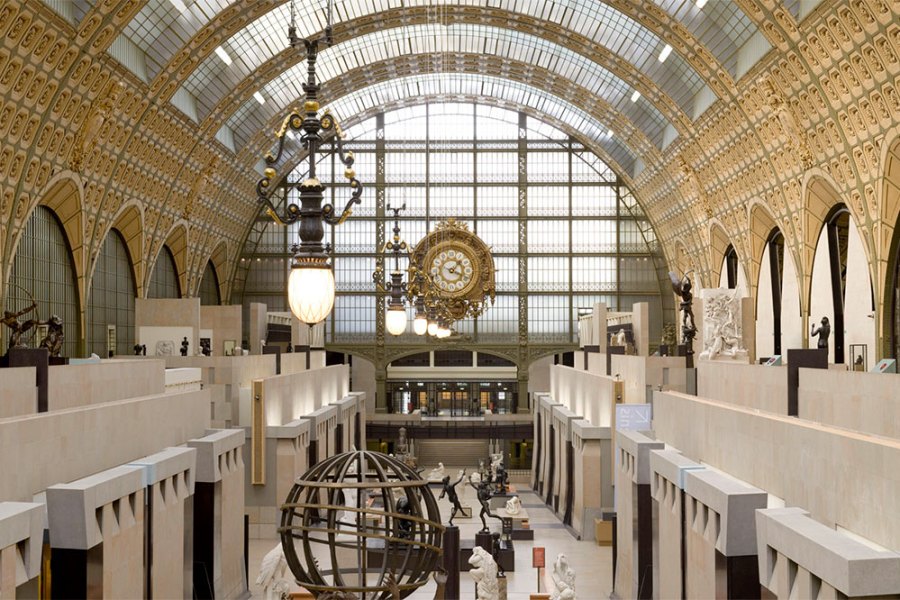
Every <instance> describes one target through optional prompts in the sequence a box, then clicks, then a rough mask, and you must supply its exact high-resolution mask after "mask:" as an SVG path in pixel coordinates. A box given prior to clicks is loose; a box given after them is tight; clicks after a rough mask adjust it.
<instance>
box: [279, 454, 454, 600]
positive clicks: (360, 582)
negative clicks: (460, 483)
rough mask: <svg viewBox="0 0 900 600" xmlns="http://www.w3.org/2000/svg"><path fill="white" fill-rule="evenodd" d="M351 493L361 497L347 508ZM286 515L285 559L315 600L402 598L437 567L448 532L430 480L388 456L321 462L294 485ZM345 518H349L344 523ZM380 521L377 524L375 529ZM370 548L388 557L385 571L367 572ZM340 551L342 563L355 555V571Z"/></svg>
mask: <svg viewBox="0 0 900 600" xmlns="http://www.w3.org/2000/svg"><path fill="white" fill-rule="evenodd" d="M348 491H355V492H356V496H355V498H356V501H355V506H352V505H351V506H348V505H347V502H346V497H345V496H344V493H345V492H348ZM368 492H374V493H375V494H376V496H380V498H381V500H382V503H383V507H382V508H376V507H370V506H367V503H366V501H365V498H364V493H368ZM395 492H396V493H398V494H399V495H400V498H396V499H395V496H394V494H395ZM401 499H405V503H404V504H403V506H402V507H401V502H400V501H401ZM281 511H282V512H281V525H280V527H279V528H278V532H279V534H280V536H281V545H282V548H283V550H284V556H285V559H286V560H287V563H288V566H289V567H290V569H291V572H292V573H293V574H294V577H295V578H296V579H297V582H298V583H299V584H300V585H302V586H303V587H304V588H306V589H307V590H309V591H310V592H312V593H313V594H314V595H316V596H317V597H318V596H319V594H322V593H324V592H349V593H356V594H359V595H360V598H361V599H365V598H373V599H375V598H380V599H382V600H389V599H390V598H392V589H399V591H400V596H401V597H402V598H405V597H406V596H408V595H410V594H412V593H413V592H414V591H416V590H417V589H419V588H421V587H422V586H423V585H425V584H426V583H428V580H429V577H430V575H431V573H432V572H433V571H434V570H436V569H437V568H439V566H440V559H441V556H442V549H441V548H442V544H441V541H442V536H443V532H444V526H443V525H441V523H440V509H439V508H438V505H437V500H435V498H434V494H433V493H432V492H431V490H430V489H429V487H428V482H427V481H424V480H422V479H421V478H420V477H419V476H418V474H417V473H416V472H415V471H413V470H412V469H411V468H410V467H408V466H406V465H405V464H403V463H402V462H400V461H399V460H397V459H395V458H393V457H390V456H388V455H386V454H382V453H380V452H371V451H367V450H359V451H351V452H345V453H343V454H339V455H337V456H333V457H330V458H327V459H325V460H323V461H321V462H319V463H317V464H316V465H314V466H313V467H312V468H311V469H309V470H308V471H307V472H306V473H304V474H303V475H302V476H301V477H300V478H298V479H297V480H296V481H295V482H294V485H293V487H292V488H291V491H290V492H289V494H288V497H287V499H286V500H285V502H284V504H283V505H282V507H281ZM341 513H343V514H344V515H347V514H349V515H351V517H350V519H346V518H344V519H341V518H339V514H341ZM323 515H324V516H323ZM375 518H377V519H380V520H381V521H380V523H379V524H374V523H373V522H372V520H373V519H375ZM372 541H377V542H378V543H377V544H376V548H377V547H378V546H381V548H380V549H381V551H382V552H383V554H382V560H381V566H380V567H373V568H372V569H371V570H370V569H369V568H368V566H367V565H368V557H369V552H370V551H371V550H372V548H371V547H370V542H372ZM314 544H319V545H321V548H322V552H326V551H327V553H328V559H329V562H330V565H329V566H330V567H331V569H324V568H323V567H322V566H320V564H319V560H318V559H317V558H316V552H315V551H314V549H313V548H314V546H313V545H314ZM298 549H299V550H300V553H298ZM322 552H320V553H319V557H320V558H321V557H322ZM339 552H342V554H343V558H346V557H347V553H350V554H352V555H355V556H356V562H355V564H354V565H352V567H355V568H348V567H347V566H345V565H341V564H340V558H339V556H338V553H339ZM301 554H302V556H301ZM348 572H349V573H348ZM351 578H352V579H355V580H356V583H355V584H354V583H353V582H351V581H349V579H351ZM370 580H374V581H373V582H372V583H371V584H370Z"/></svg>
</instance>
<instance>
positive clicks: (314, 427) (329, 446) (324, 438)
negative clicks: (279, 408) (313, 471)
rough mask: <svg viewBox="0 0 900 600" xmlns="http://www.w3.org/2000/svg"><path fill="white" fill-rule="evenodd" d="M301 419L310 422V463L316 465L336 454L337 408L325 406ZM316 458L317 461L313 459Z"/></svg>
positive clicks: (302, 416)
mask: <svg viewBox="0 0 900 600" xmlns="http://www.w3.org/2000/svg"><path fill="white" fill-rule="evenodd" d="M300 418H301V419H307V420H309V422H310V423H309V440H310V448H311V450H310V463H311V464H316V463H317V462H319V461H322V460H325V459H326V458H328V457H329V456H331V455H332V454H333V453H334V435H335V425H337V418H338V409H337V407H336V406H323V407H322V408H320V409H318V410H315V411H313V412H311V413H309V414H306V415H301V416H300ZM313 458H315V461H313V460H312V459H313Z"/></svg>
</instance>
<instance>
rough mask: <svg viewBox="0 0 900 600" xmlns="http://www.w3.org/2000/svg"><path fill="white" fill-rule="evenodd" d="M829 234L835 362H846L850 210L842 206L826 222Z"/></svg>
mask: <svg viewBox="0 0 900 600" xmlns="http://www.w3.org/2000/svg"><path fill="white" fill-rule="evenodd" d="M825 228H826V232H827V235H828V260H829V265H830V266H831V299H832V302H833V303H834V322H833V323H832V325H831V333H832V335H833V337H834V362H835V363H842V362H844V305H845V300H846V297H847V243H848V241H849V232H850V211H848V210H847V208H846V207H841V208H839V209H838V210H836V211H833V212H832V215H831V216H830V217H829V219H828V220H827V221H826V222H825Z"/></svg>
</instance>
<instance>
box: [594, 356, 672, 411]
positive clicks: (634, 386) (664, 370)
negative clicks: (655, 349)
mask: <svg viewBox="0 0 900 600" xmlns="http://www.w3.org/2000/svg"><path fill="white" fill-rule="evenodd" d="M611 360H612V376H613V378H615V376H616V375H618V376H619V379H621V381H622V392H623V393H622V402H626V403H628V404H643V403H645V402H649V399H648V391H649V392H650V393H652V392H653V390H656V389H658V388H659V386H663V389H666V390H672V391H676V392H684V391H686V387H685V386H686V381H687V379H686V378H687V369H686V368H685V366H684V365H685V359H684V357H679V356H629V355H626V354H613V355H612V357H611Z"/></svg>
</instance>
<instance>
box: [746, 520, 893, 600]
mask: <svg viewBox="0 0 900 600" xmlns="http://www.w3.org/2000/svg"><path fill="white" fill-rule="evenodd" d="M756 532H757V535H756V541H757V548H758V553H759V573H758V576H759V577H758V578H759V581H760V582H761V585H762V586H763V587H764V588H765V589H766V590H767V591H768V593H769V594H771V596H769V597H772V598H784V599H785V600H788V599H790V598H810V599H812V600H818V599H825V598H871V597H878V598H897V597H900V555H898V554H897V553H895V552H885V551H880V550H877V549H874V548H872V547H871V546H869V545H867V544H864V543H862V542H860V541H857V540H855V539H853V538H851V537H850V536H848V535H846V534H843V533H841V532H839V531H835V530H834V529H831V528H830V527H826V526H825V525H822V524H821V523H819V522H818V521H816V520H814V519H812V518H810V517H809V513H808V512H806V511H805V510H803V509H800V508H773V509H768V510H758V511H756Z"/></svg>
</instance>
